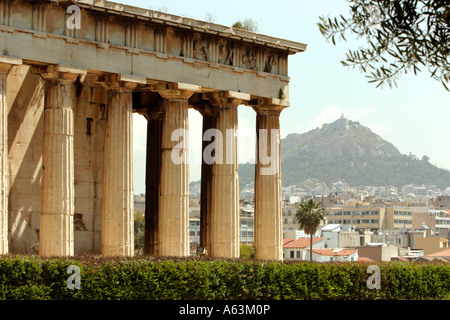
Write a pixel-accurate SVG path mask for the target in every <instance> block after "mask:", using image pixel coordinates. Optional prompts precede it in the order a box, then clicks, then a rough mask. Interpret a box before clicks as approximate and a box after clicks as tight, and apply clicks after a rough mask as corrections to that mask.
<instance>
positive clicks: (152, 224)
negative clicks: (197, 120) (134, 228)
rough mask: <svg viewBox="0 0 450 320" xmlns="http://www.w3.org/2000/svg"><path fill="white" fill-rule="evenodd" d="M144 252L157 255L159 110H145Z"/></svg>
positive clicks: (160, 116) (160, 137)
mask: <svg viewBox="0 0 450 320" xmlns="http://www.w3.org/2000/svg"><path fill="white" fill-rule="evenodd" d="M145 117H146V118H147V160H146V161H147V163H146V177H145V232H144V254H146V255H152V256H158V255H159V252H158V217H159V190H160V183H159V182H160V179H161V159H162V158H161V150H162V149H161V139H162V119H163V113H162V112H161V111H155V112H151V111H149V112H147V113H146V114H145Z"/></svg>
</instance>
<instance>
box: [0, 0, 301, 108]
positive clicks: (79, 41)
mask: <svg viewBox="0 0 450 320" xmlns="http://www.w3.org/2000/svg"><path fill="white" fill-rule="evenodd" d="M73 4H76V5H77V6H79V7H80V8H81V23H80V29H69V28H68V27H67V23H66V22H67V21H68V19H70V17H71V14H70V13H67V12H66V10H67V7H68V6H69V5H73ZM0 10H1V15H2V20H3V24H2V25H1V26H0V31H3V32H1V33H0V39H2V40H4V41H2V44H1V45H0V49H1V50H3V52H5V50H6V52H7V54H4V55H9V56H13V57H14V56H16V57H19V56H20V57H21V58H23V59H24V60H29V61H31V62H36V61H39V62H40V63H48V64H55V63H57V64H60V65H66V66H72V67H76V68H82V69H86V70H88V71H89V70H96V71H101V72H114V73H121V74H128V75H133V76H137V77H143V78H147V79H153V80H156V81H168V82H182V83H191V84H196V85H201V86H203V87H206V88H214V89H218V90H225V91H235V92H245V93H251V94H253V95H255V96H260V97H267V98H280V97H283V98H284V99H285V100H289V92H288V83H289V77H288V61H287V60H288V56H289V55H290V54H294V53H297V52H302V51H304V50H306V45H305V44H301V43H296V42H293V41H288V40H283V39H277V38H273V37H269V36H265V35H260V34H256V33H252V32H248V31H245V30H240V29H234V28H230V27H225V26H221V25H217V24H213V23H206V22H202V21H198V20H194V19H189V18H183V17H178V16H175V15H170V14H166V13H161V12H156V11H152V10H146V9H141V8H136V7H132V6H127V5H123V4H118V3H114V2H109V1H92V0H81V1H51V0H49V1H21V0H14V1H7V0H5V1H2V6H1V8H0ZM50 17H51V19H50ZM31 44H32V45H33V49H32V50H31V47H30V45H31ZM99 49H100V50H99Z"/></svg>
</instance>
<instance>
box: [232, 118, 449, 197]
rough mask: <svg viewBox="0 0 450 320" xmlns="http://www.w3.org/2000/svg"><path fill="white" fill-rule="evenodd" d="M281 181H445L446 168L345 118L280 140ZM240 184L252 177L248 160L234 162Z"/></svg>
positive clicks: (399, 183) (378, 183)
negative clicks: (438, 166)
mask: <svg viewBox="0 0 450 320" xmlns="http://www.w3.org/2000/svg"><path fill="white" fill-rule="evenodd" d="M281 163H282V184H283V186H288V185H294V184H300V183H302V182H303V181H305V180H307V179H317V180H319V181H321V182H324V183H326V184H327V186H329V187H330V185H331V183H333V182H336V181H339V180H341V181H346V182H347V183H348V184H349V185H350V186H354V187H356V186H366V185H373V186H386V185H392V186H396V187H401V186H403V185H405V184H409V183H413V184H419V185H420V184H435V185H437V186H438V187H439V188H441V189H443V188H445V187H448V186H450V171H449V170H444V169H440V168H437V167H435V166H433V165H432V164H430V163H429V161H428V158H427V157H424V158H423V159H417V158H416V157H415V156H413V155H403V154H401V153H400V152H399V151H398V149H397V148H396V147H395V146H394V145H392V144H391V143H389V142H387V141H385V140H383V139H382V138H381V137H380V136H378V135H377V134H375V133H373V132H372V131H371V130H370V129H369V128H367V127H364V126H362V125H361V124H359V122H354V121H351V120H348V119H346V118H341V119H338V120H336V121H335V122H333V123H330V124H324V125H323V126H322V128H320V129H319V128H317V129H314V130H311V131H309V132H306V133H303V134H289V135H288V136H287V137H286V138H285V139H282V140H281ZM239 180H240V186H241V188H242V187H243V186H245V185H246V184H247V183H250V182H252V181H253V180H254V165H252V164H241V165H239Z"/></svg>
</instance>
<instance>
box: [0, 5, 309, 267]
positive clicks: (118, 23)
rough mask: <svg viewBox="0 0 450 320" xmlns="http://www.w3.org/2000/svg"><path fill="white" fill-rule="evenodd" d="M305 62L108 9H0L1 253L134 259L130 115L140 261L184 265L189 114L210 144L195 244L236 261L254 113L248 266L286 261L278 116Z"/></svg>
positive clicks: (172, 22) (148, 14)
mask: <svg viewBox="0 0 450 320" xmlns="http://www.w3.org/2000/svg"><path fill="white" fill-rule="evenodd" d="M304 50H306V45H304V44H301V43H296V42H292V41H287V40H283V39H278V38H273V37H270V36H265V35H260V34H255V33H252V32H248V31H244V30H239V29H233V28H230V27H224V26H221V25H217V24H213V23H207V22H202V21H197V20H193V19H188V18H183V17H179V16H174V15H170V14H166V13H161V12H155V11H151V10H147V9H141V8H136V7H131V6H127V5H123V4H119V3H113V2H109V1H103V0H80V1H58V0H49V1H44V0H41V1H38V0H36V1H22V0H1V1H0V67H1V68H0V91H1V95H0V96H1V100H0V191H1V193H0V254H6V253H38V254H40V255H42V256H72V255H74V254H78V253H82V252H87V253H101V254H102V255H106V256H131V255H133V251H134V238H133V152H132V150H133V149H132V145H133V141H132V140H133V121H132V119H133V118H132V115H133V112H137V113H139V114H142V115H144V116H145V117H146V119H147V120H148V138H147V167H146V182H147V187H146V188H147V189H146V212H145V219H146V220H145V222H146V227H145V228H146V233H145V253H146V254H149V255H157V256H176V257H183V256H187V255H189V254H190V252H189V237H188V236H189V235H188V228H189V215H188V213H189V201H188V200H189V199H188V197H189V181H188V170H189V164H188V163H187V161H183V159H186V158H188V157H187V156H186V154H187V152H188V151H189V149H188V141H187V138H186V137H185V136H183V135H182V133H183V132H185V131H186V130H188V129H189V119H188V109H189V108H195V109H196V110H198V111H199V112H200V113H201V114H202V115H203V132H204V133H205V134H204V137H203V141H202V142H199V143H203V146H204V148H205V150H206V148H208V147H210V144H211V143H212V142H214V146H215V148H214V151H213V152H212V153H211V152H210V153H209V155H210V156H211V157H212V158H213V160H214V161H209V160H211V159H209V158H211V157H209V158H208V157H204V163H203V165H202V190H201V246H204V247H206V248H207V251H208V254H209V255H211V256H213V257H238V256H239V177H238V163H237V136H236V134H235V133H236V130H237V129H238V122H237V119H238V106H243V107H251V108H253V109H254V111H255V116H256V119H257V121H256V126H257V128H256V133H257V146H258V148H257V149H258V150H257V154H258V153H259V154H263V155H265V156H266V157H265V158H264V157H263V158H261V157H256V159H257V162H256V170H255V248H256V257H257V258H260V259H275V260H281V259H282V214H281V168H280V165H281V164H280V160H279V159H280V136H279V126H280V124H279V116H280V112H281V111H282V110H283V109H284V108H286V107H289V76H288V56H289V55H292V54H295V53H298V52H302V51H304ZM211 129H213V131H211ZM211 132H212V133H213V134H210V133H211ZM217 132H220V133H223V139H218V135H217ZM228 133H230V134H228ZM208 135H209V138H210V139H209V140H208V139H205V137H207V136H208ZM219 142H220V143H219ZM219 147H220V148H219ZM220 150H226V152H225V151H223V152H220ZM205 153H206V152H205ZM268 156H271V159H275V160H274V161H271V162H270V163H269V162H268V161H267V158H268ZM143 174H144V173H143Z"/></svg>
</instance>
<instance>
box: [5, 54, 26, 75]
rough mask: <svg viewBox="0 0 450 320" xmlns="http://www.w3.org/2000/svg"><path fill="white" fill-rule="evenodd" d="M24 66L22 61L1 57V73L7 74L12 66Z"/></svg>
mask: <svg viewBox="0 0 450 320" xmlns="http://www.w3.org/2000/svg"><path fill="white" fill-rule="evenodd" d="M17 65H22V59H20V58H15V57H9V56H0V72H7V71H9V69H10V68H11V67H12V66H17Z"/></svg>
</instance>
